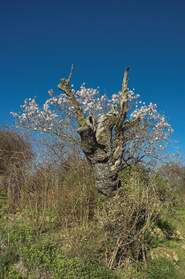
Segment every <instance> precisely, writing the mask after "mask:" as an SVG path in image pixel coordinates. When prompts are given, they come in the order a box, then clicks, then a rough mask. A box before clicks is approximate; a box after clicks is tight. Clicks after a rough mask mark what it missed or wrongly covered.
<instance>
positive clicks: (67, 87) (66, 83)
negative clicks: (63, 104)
mask: <svg viewBox="0 0 185 279" xmlns="http://www.w3.org/2000/svg"><path fill="white" fill-rule="evenodd" d="M73 71H74V65H72V67H71V71H70V74H69V76H68V78H67V79H61V82H60V83H59V85H58V88H59V89H61V90H63V91H64V92H65V94H66V96H67V97H68V100H69V102H70V104H71V106H72V107H73V108H74V112H75V114H76V117H77V120H78V123H79V125H80V126H82V127H83V126H87V123H86V120H85V118H84V115H83V112H82V109H81V107H80V103H79V102H78V101H77V99H76V98H75V95H74V92H73V90H72V88H71V78H72V74H73Z"/></svg>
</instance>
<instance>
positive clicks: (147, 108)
mask: <svg viewBox="0 0 185 279" xmlns="http://www.w3.org/2000/svg"><path fill="white" fill-rule="evenodd" d="M128 71H129V69H128V68H127V69H126V70H125V72H124V77H123V82H122V89H121V91H120V92H118V93H117V94H113V95H112V98H111V99H108V98H107V97H106V96H104V95H102V96H101V95H100V93H99V90H98V89H92V88H86V87H85V84H82V86H81V87H80V89H79V90H75V89H74V88H73V86H72V85H71V78H72V72H73V67H72V70H71V72H70V74H69V77H68V78H67V79H62V80H61V82H60V83H59V85H58V88H59V90H61V91H62V93H59V94H55V93H54V92H53V90H50V91H49V92H48V93H49V95H50V97H49V99H48V100H46V102H45V103H44V104H43V106H42V108H39V106H38V104H37V103H36V99H35V98H33V99H27V100H25V102H24V104H23V106H21V112H20V113H12V114H13V116H14V117H15V118H16V121H17V123H18V125H19V126H21V127H26V128H31V129H33V130H37V131H42V132H47V133H48V132H49V133H51V134H55V135H57V136H58V137H60V138H69V134H70V132H69V129H70V127H73V128H75V127H77V132H78V134H79V135H80V139H81V148H82V150H83V152H84V154H85V156H86V158H87V160H88V161H89V162H90V164H91V165H92V166H93V168H94V171H95V177H96V187H97V189H98V191H99V192H101V193H103V194H104V195H107V196H110V195H112V194H113V193H114V192H115V191H116V190H117V189H118V187H119V186H120V181H119V178H118V173H119V171H120V170H121V169H123V168H124V167H125V166H126V165H127V164H131V163H135V162H138V161H141V160H145V161H146V160H147V158H151V157H155V158H157V154H159V150H163V149H164V148H165V146H166V143H167V139H168V137H169V136H170V134H171V132H172V128H171V126H170V125H169V124H168V123H167V121H166V120H165V117H164V116H162V115H160V114H159V113H158V111H157V106H156V105H155V104H152V103H150V104H149V105H146V104H145V103H144V102H141V101H140V99H139V95H137V94H135V92H134V91H132V90H129V88H128ZM64 120H65V121H64ZM71 137H73V134H71Z"/></svg>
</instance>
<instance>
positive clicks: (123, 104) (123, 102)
mask: <svg viewBox="0 0 185 279" xmlns="http://www.w3.org/2000/svg"><path fill="white" fill-rule="evenodd" d="M128 71H129V68H126V69H125V71H124V76H123V82H122V91H121V98H120V112H119V116H118V120H117V123H116V130H119V129H120V128H121V127H122V124H123V122H124V120H125V119H126V113H127V111H128V96H127V93H128Z"/></svg>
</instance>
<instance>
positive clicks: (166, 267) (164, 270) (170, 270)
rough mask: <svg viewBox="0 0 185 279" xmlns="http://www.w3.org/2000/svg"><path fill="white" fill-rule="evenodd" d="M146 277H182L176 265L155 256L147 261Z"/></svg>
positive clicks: (155, 278) (178, 278)
mask: <svg viewBox="0 0 185 279" xmlns="http://www.w3.org/2000/svg"><path fill="white" fill-rule="evenodd" d="M145 278H146V279H161V278H162V279H183V278H184V277H182V276H181V274H180V273H179V271H178V267H177V266H176V265H175V263H173V262H172V261H170V260H169V259H166V258H163V257H161V258H157V259H154V260H152V261H150V262H149V264H148V267H147V271H146V277H145Z"/></svg>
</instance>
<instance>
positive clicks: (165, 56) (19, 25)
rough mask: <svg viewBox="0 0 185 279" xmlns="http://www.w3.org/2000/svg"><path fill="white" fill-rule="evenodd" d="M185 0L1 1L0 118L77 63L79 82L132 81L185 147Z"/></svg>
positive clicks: (115, 85) (106, 89) (42, 93)
mask: <svg viewBox="0 0 185 279" xmlns="http://www.w3.org/2000/svg"><path fill="white" fill-rule="evenodd" d="M184 14H185V2H184V1H182V0H177V1H170V0H168V1H166V0H163V1H159V0H156V1H146V0H140V1H138V0H130V1H124V0H122V1H118V0H114V1H105V0H101V1H97V0H94V1H82V0H78V1H77V0H76V1H75V0H72V1H62V0H61V1H57V0H53V1H49V0H45V1H39V0H37V1H35V0H31V1H22V0H16V1H10V0H6V1H1V3H0V38H1V39H0V40H1V41H0V95H1V107H0V123H1V124H3V123H11V122H12V119H11V117H10V115H9V112H10V111H17V110H18V109H19V105H20V104H21V103H22V102H23V100H24V99H25V98H26V97H33V96H38V99H39V100H40V101H41V100H42V99H43V98H44V99H45V98H46V97H47V91H48V89H50V88H55V87H56V85H57V83H58V80H59V78H60V77H62V76H65V74H67V73H68V71H69V69H70V65H71V64H72V63H74V64H76V72H75V75H74V85H75V86H78V85H80V84H81V83H82V82H83V81H85V82H86V84H87V85H89V86H92V87H97V86H100V89H101V90H102V93H105V94H111V93H112V92H115V91H117V90H119V88H120V84H121V79H122V73H123V69H124V67H125V66H127V65H130V67H131V72H130V87H131V88H133V87H134V88H135V89H136V90H137V92H138V93H139V94H141V96H142V99H143V100H144V101H147V102H150V101H151V102H154V103H157V104H158V106H159V109H160V111H161V112H162V113H165V115H166V116H167V118H168V120H169V122H170V123H171V124H172V126H173V128H174V129H175V133H174V139H175V140H177V141H178V142H179V147H180V148H181V150H182V152H183V153H184V154H185V16H184Z"/></svg>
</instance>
